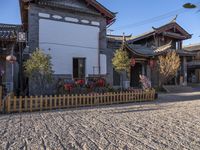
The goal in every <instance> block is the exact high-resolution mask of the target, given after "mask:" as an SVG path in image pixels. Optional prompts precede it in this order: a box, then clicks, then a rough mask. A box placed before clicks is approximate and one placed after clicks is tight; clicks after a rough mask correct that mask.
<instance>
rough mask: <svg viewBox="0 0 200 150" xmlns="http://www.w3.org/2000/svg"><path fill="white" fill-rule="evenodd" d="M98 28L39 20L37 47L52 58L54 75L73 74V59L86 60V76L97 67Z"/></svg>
mask: <svg viewBox="0 0 200 150" xmlns="http://www.w3.org/2000/svg"><path fill="white" fill-rule="evenodd" d="M98 40H99V28H98V27H93V26H89V25H80V24H74V23H67V22H60V21H53V20H47V19H40V20H39V47H40V48H42V49H43V50H44V51H45V52H46V53H47V54H50V55H51V57H52V63H53V70H54V71H55V74H73V68H72V67H73V64H72V59H73V57H81V58H86V75H88V74H93V68H94V67H97V66H98V47H99V43H98Z"/></svg>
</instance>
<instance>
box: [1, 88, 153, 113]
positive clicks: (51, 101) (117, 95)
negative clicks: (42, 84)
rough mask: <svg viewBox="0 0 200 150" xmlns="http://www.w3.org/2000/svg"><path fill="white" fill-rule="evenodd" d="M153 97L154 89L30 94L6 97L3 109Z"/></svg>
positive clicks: (91, 103) (149, 99) (137, 99)
mask: <svg viewBox="0 0 200 150" xmlns="http://www.w3.org/2000/svg"><path fill="white" fill-rule="evenodd" d="M154 99H155V90H150V91H142V90H136V91H130V92H113V93H101V94H99V93H96V94H76V95H55V96H39V97H38V96H34V97H33V96H30V97H27V96H26V97H22V96H20V97H16V96H14V97H12V96H8V97H7V98H6V103H5V104H6V106H5V110H6V112H7V113H11V112H32V111H43V110H52V109H63V108H76V107H85V106H86V107H88V106H98V105H109V104H120V103H129V102H142V101H152V100H154Z"/></svg>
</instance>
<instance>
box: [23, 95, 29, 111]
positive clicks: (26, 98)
mask: <svg viewBox="0 0 200 150" xmlns="http://www.w3.org/2000/svg"><path fill="white" fill-rule="evenodd" d="M24 101H25V106H24V110H25V111H28V97H27V96H25V98H24Z"/></svg>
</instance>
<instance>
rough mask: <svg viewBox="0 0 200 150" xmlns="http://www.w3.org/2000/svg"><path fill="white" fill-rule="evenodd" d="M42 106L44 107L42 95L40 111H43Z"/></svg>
mask: <svg viewBox="0 0 200 150" xmlns="http://www.w3.org/2000/svg"><path fill="white" fill-rule="evenodd" d="M42 107H43V96H42V95H41V96H40V111H42Z"/></svg>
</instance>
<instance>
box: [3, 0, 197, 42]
mask: <svg viewBox="0 0 200 150" xmlns="http://www.w3.org/2000/svg"><path fill="white" fill-rule="evenodd" d="M98 1H99V2H100V3H102V4H103V5H105V6H106V7H107V8H109V9H110V10H111V11H113V12H118V14H117V21H116V22H115V24H114V25H112V26H111V27H110V29H112V30H114V31H113V32H112V34H122V33H123V32H124V33H125V34H132V35H133V36H136V35H138V34H141V33H143V32H146V31H149V30H151V29H152V26H154V27H159V26H161V25H163V24H165V23H167V22H169V21H170V20H172V19H173V18H174V17H175V15H176V14H179V15H178V18H177V22H178V23H179V24H180V25H181V26H182V27H183V28H184V29H186V30H187V31H188V32H189V33H191V34H193V37H192V39H190V40H187V41H185V42H184V44H192V43H200V37H199V36H200V12H199V13H197V9H195V10H186V9H182V5H183V4H184V3H186V2H192V3H198V5H199V9H200V0H98ZM0 4H1V9H0V23H8V24H20V23H21V19H20V11H19V4H18V0H1V2H0ZM158 16H159V17H158ZM155 17H157V18H155ZM152 18H153V19H152ZM149 19H150V20H149ZM141 21H144V22H142V23H141Z"/></svg>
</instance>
